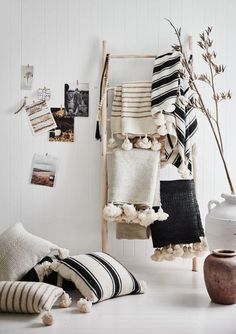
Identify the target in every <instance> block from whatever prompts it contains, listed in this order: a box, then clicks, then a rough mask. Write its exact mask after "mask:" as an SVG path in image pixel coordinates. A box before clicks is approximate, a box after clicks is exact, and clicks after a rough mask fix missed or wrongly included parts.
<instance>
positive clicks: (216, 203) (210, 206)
mask: <svg viewBox="0 0 236 334" xmlns="http://www.w3.org/2000/svg"><path fill="white" fill-rule="evenodd" d="M219 204H220V202H219V201H216V200H214V199H212V200H211V201H209V202H208V212H209V213H210V212H211V210H212V209H213V206H214V205H215V206H218V205H219Z"/></svg>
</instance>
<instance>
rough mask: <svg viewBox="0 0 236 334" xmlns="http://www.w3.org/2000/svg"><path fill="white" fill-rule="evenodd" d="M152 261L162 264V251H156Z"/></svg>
mask: <svg viewBox="0 0 236 334" xmlns="http://www.w3.org/2000/svg"><path fill="white" fill-rule="evenodd" d="M151 259H152V261H156V262H161V261H163V254H162V251H161V250H160V249H156V250H155V252H154V254H152V256H151Z"/></svg>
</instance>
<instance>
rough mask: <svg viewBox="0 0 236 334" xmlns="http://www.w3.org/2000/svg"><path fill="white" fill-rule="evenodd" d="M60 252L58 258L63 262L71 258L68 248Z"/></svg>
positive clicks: (60, 249)
mask: <svg viewBox="0 0 236 334" xmlns="http://www.w3.org/2000/svg"><path fill="white" fill-rule="evenodd" d="M58 252H59V254H58V256H59V258H60V259H61V260H63V259H65V258H66V257H68V256H69V250H68V249H67V248H59V250H58Z"/></svg>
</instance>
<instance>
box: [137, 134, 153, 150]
mask: <svg viewBox="0 0 236 334" xmlns="http://www.w3.org/2000/svg"><path fill="white" fill-rule="evenodd" d="M151 146H152V142H151V141H150V140H149V139H148V137H147V135H146V136H145V137H144V138H143V139H142V140H140V142H139V147H140V148H144V149H146V150H147V149H149V148H151Z"/></svg>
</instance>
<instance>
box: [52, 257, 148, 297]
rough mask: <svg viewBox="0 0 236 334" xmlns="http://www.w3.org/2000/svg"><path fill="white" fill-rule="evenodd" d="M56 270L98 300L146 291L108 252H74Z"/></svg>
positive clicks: (83, 291) (87, 295) (84, 293)
mask: <svg viewBox="0 0 236 334" xmlns="http://www.w3.org/2000/svg"><path fill="white" fill-rule="evenodd" d="M53 270H55V271H57V272H58V273H59V274H60V275H61V276H62V277H63V278H65V279H70V280H71V281H72V282H73V283H74V284H75V286H76V287H77V289H78V290H79V291H80V292H81V294H82V295H83V296H84V297H85V298H87V299H88V300H90V301H92V302H93V303H96V302H98V301H102V300H105V299H109V298H114V297H118V296H123V295H128V294H137V293H143V291H142V288H141V285H140V283H139V282H138V281H137V280H136V278H135V277H134V276H133V275H132V274H131V273H130V272H129V271H128V270H127V269H126V268H125V267H124V266H123V265H122V264H121V263H119V262H118V261H117V260H115V259H114V258H113V257H111V256H110V255H108V254H106V253H102V252H93V253H89V254H83V255H77V256H73V257H72V256H71V257H68V258H66V259H64V260H60V261H59V262H58V263H55V264H54V266H53Z"/></svg>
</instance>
